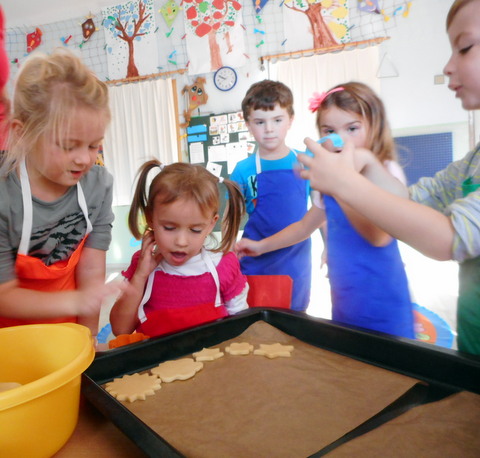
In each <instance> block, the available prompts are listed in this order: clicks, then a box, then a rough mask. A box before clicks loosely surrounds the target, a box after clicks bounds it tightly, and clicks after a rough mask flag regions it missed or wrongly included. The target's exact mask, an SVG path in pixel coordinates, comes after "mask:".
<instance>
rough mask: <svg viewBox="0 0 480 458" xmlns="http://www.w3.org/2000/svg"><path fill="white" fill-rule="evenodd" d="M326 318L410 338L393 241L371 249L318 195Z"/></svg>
mask: <svg viewBox="0 0 480 458" xmlns="http://www.w3.org/2000/svg"><path fill="white" fill-rule="evenodd" d="M324 201H325V209H326V214H327V256H328V276H329V278H330V287H331V295H332V318H333V319H334V320H337V321H340V322H342V323H346V324H352V325H355V326H361V327H363V328H367V329H373V330H376V331H381V332H386V333H388V334H393V335H396V336H402V337H408V338H411V339H413V338H415V334H414V327H413V323H414V316H413V308H412V303H411V299H410V292H409V290H408V280H407V275H406V273H405V268H404V266H403V261H402V258H401V256H400V252H399V250H398V245H397V241H396V240H395V239H393V240H392V241H391V242H390V243H389V244H388V245H387V246H384V247H375V246H373V245H372V244H370V243H369V242H368V241H367V240H365V239H364V238H363V237H362V236H361V235H360V234H358V233H357V231H356V230H355V229H354V227H353V226H352V225H351V224H350V221H349V220H348V219H347V217H346V216H345V214H344V213H343V210H342V209H341V207H340V205H339V204H338V203H337V201H336V200H335V199H334V198H332V197H331V196H324Z"/></svg>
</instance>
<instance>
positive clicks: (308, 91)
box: [269, 46, 380, 151]
mask: <svg viewBox="0 0 480 458" xmlns="http://www.w3.org/2000/svg"><path fill="white" fill-rule="evenodd" d="M378 67H379V59H378V47H377V46H372V47H368V48H364V49H354V50H350V51H343V52H339V53H334V54H333V53H330V54H322V55H318V56H311V57H302V58H298V59H290V60H288V61H285V62H281V61H280V62H278V63H275V64H270V68H269V70H270V78H271V79H276V80H278V81H282V82H283V83H285V84H286V85H287V86H288V87H289V88H290V89H291V90H292V92H293V100H294V110H295V119H294V121H293V124H292V127H291V129H290V131H289V134H288V136H287V140H286V141H287V144H288V146H290V147H292V148H296V149H299V150H302V151H303V150H304V149H305V144H304V143H303V139H304V138H305V137H312V138H313V139H317V138H318V132H317V128H316V127H315V115H314V114H312V113H311V112H310V111H309V110H308V99H309V98H310V97H311V96H312V94H313V93H314V92H324V91H327V90H329V89H331V88H332V87H333V86H336V85H337V84H341V83H346V82H349V81H359V82H362V83H365V84H368V85H369V86H370V87H371V88H372V89H373V90H374V91H375V92H376V93H377V94H378V95H380V80H379V79H378V78H377V72H378Z"/></svg>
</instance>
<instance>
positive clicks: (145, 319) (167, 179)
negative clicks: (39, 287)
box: [110, 160, 248, 337]
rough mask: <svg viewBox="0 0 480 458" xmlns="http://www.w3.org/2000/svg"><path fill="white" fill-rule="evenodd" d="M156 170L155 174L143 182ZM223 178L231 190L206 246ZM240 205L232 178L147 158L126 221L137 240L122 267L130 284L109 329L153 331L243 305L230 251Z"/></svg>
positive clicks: (243, 286)
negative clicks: (215, 237)
mask: <svg viewBox="0 0 480 458" xmlns="http://www.w3.org/2000/svg"><path fill="white" fill-rule="evenodd" d="M154 169H157V170H158V173H157V175H156V176H155V177H154V178H153V180H152V181H151V183H150V185H148V183H149V182H150V180H149V173H150V172H152V171H153V170H154ZM221 182H223V184H224V185H225V186H226V187H227V190H228V196H229V198H228V201H227V205H226V208H225V214H224V215H223V218H222V240H221V242H220V243H219V244H218V246H217V247H213V248H207V247H206V246H205V241H206V239H207V237H208V236H209V235H210V234H211V233H212V231H213V229H214V227H215V224H216V222H217V220H218V219H219V209H220V192H219V183H221ZM244 212H245V205H244V200H243V196H242V193H241V192H240V190H239V189H238V187H237V186H236V185H235V184H234V183H233V182H232V181H230V180H227V179H225V180H223V179H222V178H220V179H219V178H217V177H216V176H214V175H212V174H211V173H210V172H209V171H208V170H206V169H205V168H204V167H201V166H198V165H192V164H187V163H180V162H178V163H174V164H171V165H167V166H163V165H162V164H161V163H160V162H158V161H157V160H151V161H148V162H146V163H145V164H144V165H143V166H142V167H141V168H140V170H139V174H138V182H137V186H136V189H135V194H134V197H133V202H132V206H131V209H130V213H129V221H128V222H129V228H130V230H131V232H132V234H133V235H134V237H135V238H137V239H142V247H141V249H140V250H139V251H137V252H136V253H135V254H134V255H133V257H132V261H131V264H130V266H129V267H128V269H127V270H126V271H124V272H122V274H123V276H124V277H125V278H126V279H127V280H128V282H129V287H128V288H127V289H126V290H125V292H124V293H123V295H122V296H121V298H120V299H118V300H117V302H116V303H115V304H114V306H113V308H112V310H111V313H110V322H111V325H112V330H113V333H114V334H115V335H118V334H129V333H132V332H133V331H138V332H142V333H144V334H147V335H148V336H150V337H153V336H158V335H163V334H168V333H173V332H177V331H180V330H183V329H186V328H190V327H193V326H197V325H200V324H203V323H207V322H209V321H213V320H216V319H218V318H222V317H225V316H227V315H232V314H234V313H237V312H239V311H241V310H244V309H246V308H248V305H247V293H248V284H247V281H246V277H245V276H244V275H243V274H242V273H241V271H240V264H239V262H238V259H237V257H236V255H235V253H234V252H233V251H231V249H232V247H233V246H234V244H235V241H236V237H237V233H238V230H239V227H240V222H241V219H242V216H243V214H244ZM142 221H145V222H146V224H147V228H146V229H145V228H144V227H143V226H144V224H143V223H142Z"/></svg>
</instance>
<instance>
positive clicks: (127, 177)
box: [103, 79, 178, 205]
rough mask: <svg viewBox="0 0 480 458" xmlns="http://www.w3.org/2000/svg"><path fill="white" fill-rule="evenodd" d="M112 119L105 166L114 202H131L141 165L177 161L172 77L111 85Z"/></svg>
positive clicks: (108, 134)
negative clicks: (112, 187)
mask: <svg viewBox="0 0 480 458" xmlns="http://www.w3.org/2000/svg"><path fill="white" fill-rule="evenodd" d="M109 92H110V94H109V95H110V108H111V111H112V122H111V124H110V126H109V128H108V130H107V133H106V135H105V141H104V145H103V148H104V157H105V166H106V167H107V168H108V170H109V171H110V173H112V175H113V178H114V191H113V205H130V203H131V199H132V194H133V185H134V181H135V176H136V173H137V171H138V168H139V167H140V165H142V164H143V163H144V162H145V161H147V160H149V159H152V158H157V159H159V160H160V161H161V162H162V163H164V164H171V163H172V162H177V161H178V150H177V131H176V122H175V120H176V113H175V104H174V91H173V86H172V80H170V79H167V80H162V79H158V80H150V81H142V82H139V83H130V84H123V85H121V86H112V87H110V88H109Z"/></svg>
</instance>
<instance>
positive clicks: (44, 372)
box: [0, 323, 95, 457]
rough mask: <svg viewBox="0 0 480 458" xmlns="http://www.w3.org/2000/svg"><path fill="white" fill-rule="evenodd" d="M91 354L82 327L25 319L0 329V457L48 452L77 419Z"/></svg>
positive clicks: (53, 450)
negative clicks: (0, 388)
mask: <svg viewBox="0 0 480 458" xmlns="http://www.w3.org/2000/svg"><path fill="white" fill-rule="evenodd" d="M94 357H95V348H94V345H93V340H92V337H91V334H90V331H89V329H88V328H86V327H84V326H81V325H78V324H73V323H61V324H38V325H37V324H31V325H27V326H14V327H10V328H3V329H0V383H8V382H17V383H20V384H21V386H19V387H17V388H13V389H10V390H8V391H3V392H0V456H2V457H3V456H5V457H27V456H28V457H49V456H52V455H53V454H54V453H56V452H57V451H58V450H59V449H60V448H61V447H62V446H63V445H64V444H65V442H67V440H68V439H69V437H70V436H71V434H72V433H73V430H74V429H75V426H76V424H77V421H78V409H79V404H80V383H81V374H82V372H83V371H84V370H85V369H86V368H87V367H88V366H89V365H90V363H91V362H92V361H93V358H94Z"/></svg>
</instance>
